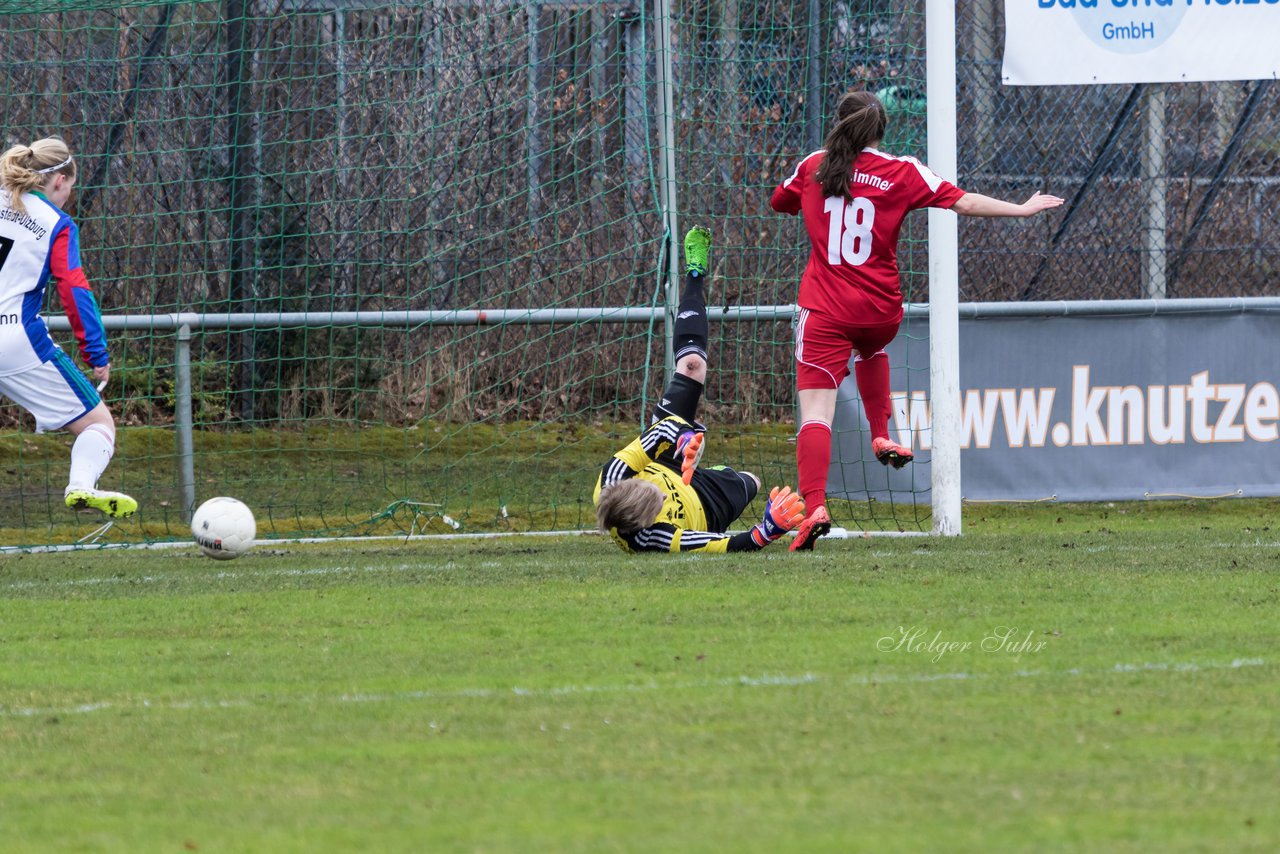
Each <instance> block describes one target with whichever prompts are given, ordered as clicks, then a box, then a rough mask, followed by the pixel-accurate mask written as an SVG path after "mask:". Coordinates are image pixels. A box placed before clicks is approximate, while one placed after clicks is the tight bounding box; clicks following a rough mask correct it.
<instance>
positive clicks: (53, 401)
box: [0, 350, 102, 433]
mask: <svg viewBox="0 0 1280 854" xmlns="http://www.w3.org/2000/svg"><path fill="white" fill-rule="evenodd" d="M0 395H4V396H5V397H7V398H9V399H10V400H12V401H13V402H14V403H16V404H18V405H19V406H21V407H22V408H23V409H25V410H27V412H30V413H31V414H32V415H33V416H35V419H36V432H37V433H43V432H45V431H46V430H58V429H60V428H62V427H66V426H67V425H68V424H70V423H71V422H72V421H75V420H76V419H77V418H79V417H81V416H82V415H84V414H85V413H87V412H88V411H89V410H90V409H93V408H94V407H95V406H97V405H98V404H99V403H101V402H102V398H101V397H99V396H98V390H97V389H95V388H94V387H93V383H91V382H89V379H88V377H86V376H85V375H84V374H83V373H81V371H80V369H79V368H77V367H76V366H75V365H74V364H73V363H72V361H71V358H70V357H69V356H68V355H67V354H66V353H64V352H62V351H61V350H60V351H58V353H57V354H56V355H55V356H54V357H53V358H52V359H50V360H49V361H47V362H43V363H41V364H40V365H37V366H36V367H34V368H31V369H30V370H26V371H23V372H22V373H20V374H10V375H9V376H7V377H0Z"/></svg>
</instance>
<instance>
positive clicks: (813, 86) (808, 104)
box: [804, 0, 823, 151]
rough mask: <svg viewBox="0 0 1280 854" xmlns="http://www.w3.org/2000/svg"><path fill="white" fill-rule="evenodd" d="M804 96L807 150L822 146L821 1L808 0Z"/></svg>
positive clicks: (815, 149) (814, 149)
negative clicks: (807, 41) (807, 47)
mask: <svg viewBox="0 0 1280 854" xmlns="http://www.w3.org/2000/svg"><path fill="white" fill-rule="evenodd" d="M806 64H807V66H808V67H807V74H806V77H807V80H806V82H805V96H804V127H805V139H807V140H808V142H809V150H810V151H817V150H818V149H819V148H821V147H822V101H823V97H822V3H821V0H809V49H808V56H807V58H806Z"/></svg>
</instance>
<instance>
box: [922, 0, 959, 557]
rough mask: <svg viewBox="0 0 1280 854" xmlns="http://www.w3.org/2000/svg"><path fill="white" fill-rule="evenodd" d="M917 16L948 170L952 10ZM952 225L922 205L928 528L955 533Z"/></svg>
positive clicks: (952, 137)
mask: <svg viewBox="0 0 1280 854" xmlns="http://www.w3.org/2000/svg"><path fill="white" fill-rule="evenodd" d="M925 15H926V21H925V53H926V56H927V57H928V59H927V70H926V72H925V74H926V81H927V86H928V90H929V91H928V95H929V119H928V130H929V163H930V165H932V166H933V168H934V169H935V170H936V171H937V172H938V173H939V174H941V175H948V176H952V177H954V176H955V174H956V164H957V158H956V39H955V34H956V8H955V4H954V3H953V2H951V0H928V4H927V6H926V11H925ZM959 244H960V238H959V223H958V221H957V219H956V215H955V214H953V213H951V212H950V211H941V210H937V209H932V208H931V209H930V210H929V382H930V389H931V390H930V393H929V396H930V398H931V399H932V401H933V436H932V438H933V458H932V465H931V466H930V472H931V477H932V487H933V532H934V533H935V534H942V535H945V536H957V535H959V534H960V503H961V491H960V312H959V302H960V256H959V251H960V250H959Z"/></svg>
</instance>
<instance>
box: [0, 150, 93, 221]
mask: <svg viewBox="0 0 1280 854" xmlns="http://www.w3.org/2000/svg"><path fill="white" fill-rule="evenodd" d="M54 175H66V176H68V177H70V178H71V179H72V180H73V181H74V180H75V177H76V162H75V160H74V159H72V157H71V149H70V148H68V147H67V144H66V143H65V142H63V141H62V140H60V139H58V138H57V137H56V136H50V137H45V138H44V139H37V140H36V141H35V142H33V143H31V144H30V145H15V146H13V147H12V148H10V149H9V150H8V151H6V152H5V153H4V154H0V186H3V187H4V188H5V189H6V190H8V191H9V204H10V205H11V206H12V207H13V209H14V210H16V211H22V212H24V213H25V212H26V209H27V208H26V206H25V205H24V204H22V194H23V193H29V192H31V191H32V190H38V189H40V188H41V187H43V186H44V185H45V184H47V183H48V182H49V181H50V180H51V179H52V177H53V176H54Z"/></svg>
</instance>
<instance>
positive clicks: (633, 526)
mask: <svg viewBox="0 0 1280 854" xmlns="http://www.w3.org/2000/svg"><path fill="white" fill-rule="evenodd" d="M666 500H667V499H666V496H665V495H663V493H662V489H661V488H659V487H658V485H657V484H656V483H650V482H649V481H647V480H643V479H641V478H638V477H633V478H628V479H627V480H624V481H621V482H619V483H615V484H614V485H613V486H607V487H605V488H604V489H602V490H600V497H599V498H598V499H597V500H596V524H598V525H599V526H600V530H602V531H604V532H605V533H608V532H609V529H610V528H617V529H618V530H619V531H620V532H622V533H630V532H631V531H638V530H640V529H641V528H647V527H649V526H650V525H652V524H653V523H654V522H655V521H657V519H658V513H659V511H661V510H662V505H663V503H664V502H666Z"/></svg>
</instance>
